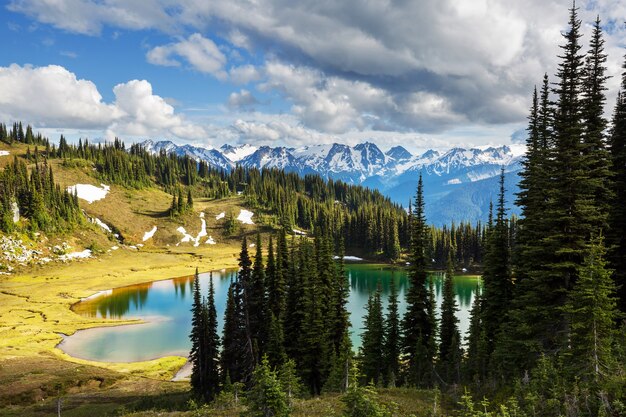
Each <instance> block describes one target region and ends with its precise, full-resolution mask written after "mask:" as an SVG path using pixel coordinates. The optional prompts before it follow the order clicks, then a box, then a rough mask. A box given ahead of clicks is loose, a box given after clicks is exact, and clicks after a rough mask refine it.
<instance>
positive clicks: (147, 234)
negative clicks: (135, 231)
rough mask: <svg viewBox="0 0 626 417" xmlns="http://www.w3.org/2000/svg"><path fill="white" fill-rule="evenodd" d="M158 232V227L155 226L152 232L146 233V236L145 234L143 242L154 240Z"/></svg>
mask: <svg viewBox="0 0 626 417" xmlns="http://www.w3.org/2000/svg"><path fill="white" fill-rule="evenodd" d="M156 231H157V227H156V226H154V227H153V228H152V230H150V231H148V232H146V233H144V234H143V241H144V242H145V241H146V240H148V239H151V238H152V236H154V234H155V233H156Z"/></svg>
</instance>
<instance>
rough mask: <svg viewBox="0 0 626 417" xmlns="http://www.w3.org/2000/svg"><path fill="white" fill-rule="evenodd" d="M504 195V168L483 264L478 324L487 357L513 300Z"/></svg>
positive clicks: (493, 346)
mask: <svg viewBox="0 0 626 417" xmlns="http://www.w3.org/2000/svg"><path fill="white" fill-rule="evenodd" d="M504 196H505V188H504V169H502V171H501V172H500V194H499V196H498V206H497V210H496V223H495V226H494V228H493V230H492V231H491V232H490V233H489V236H488V238H487V251H486V253H485V255H484V265H483V282H484V289H483V296H482V320H481V322H482V325H483V327H484V329H485V333H486V337H487V343H488V354H491V352H492V351H493V349H494V348H495V341H496V336H497V334H498V332H499V330H500V328H501V327H502V325H503V323H504V320H505V319H506V317H507V313H508V310H509V308H510V303H511V300H512V298H513V283H512V280H511V267H510V257H511V255H510V244H509V229H508V222H507V219H506V206H505V203H506V202H505V197H504Z"/></svg>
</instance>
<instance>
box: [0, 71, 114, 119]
mask: <svg viewBox="0 0 626 417" xmlns="http://www.w3.org/2000/svg"><path fill="white" fill-rule="evenodd" d="M0 91H2V94H0V114H2V118H3V119H4V120H16V119H23V120H29V121H36V122H37V124H38V125H39V126H58V127H66V126H72V127H75V128H93V127H105V126H107V125H108V124H110V123H111V122H112V121H113V120H115V119H117V118H119V117H121V115H122V112H121V111H120V109H118V108H117V107H115V106H113V105H111V104H106V103H104V102H103V101H102V96H101V95H100V93H99V92H98V88H97V87H96V85H95V84H94V83H92V82H91V81H88V80H80V79H77V78H76V75H75V74H73V73H71V72H69V71H68V70H66V69H65V68H63V67H61V66H58V65H49V66H47V67H32V66H29V65H25V66H23V67H22V66H19V65H16V64H13V65H10V66H9V67H0Z"/></svg>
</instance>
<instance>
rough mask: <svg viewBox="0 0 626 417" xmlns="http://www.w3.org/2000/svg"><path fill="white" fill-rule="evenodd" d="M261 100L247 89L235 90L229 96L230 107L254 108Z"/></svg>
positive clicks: (238, 108) (237, 108)
mask: <svg viewBox="0 0 626 417" xmlns="http://www.w3.org/2000/svg"><path fill="white" fill-rule="evenodd" d="M257 104H259V101H258V100H257V99H256V97H254V95H253V94H252V93H251V92H250V91H248V90H245V89H242V90H241V91H240V92H233V93H231V94H230V96H229V97H228V107H230V108H231V109H236V110H252V109H254V106H255V105H257Z"/></svg>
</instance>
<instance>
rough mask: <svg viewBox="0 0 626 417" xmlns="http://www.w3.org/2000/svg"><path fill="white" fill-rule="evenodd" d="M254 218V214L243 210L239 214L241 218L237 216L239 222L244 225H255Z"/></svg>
mask: <svg viewBox="0 0 626 417" xmlns="http://www.w3.org/2000/svg"><path fill="white" fill-rule="evenodd" d="M252 216H254V213H253V212H251V211H248V210H245V209H241V211H240V212H239V216H237V220H239V221H240V222H241V223H243V224H254V222H253V221H252Z"/></svg>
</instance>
